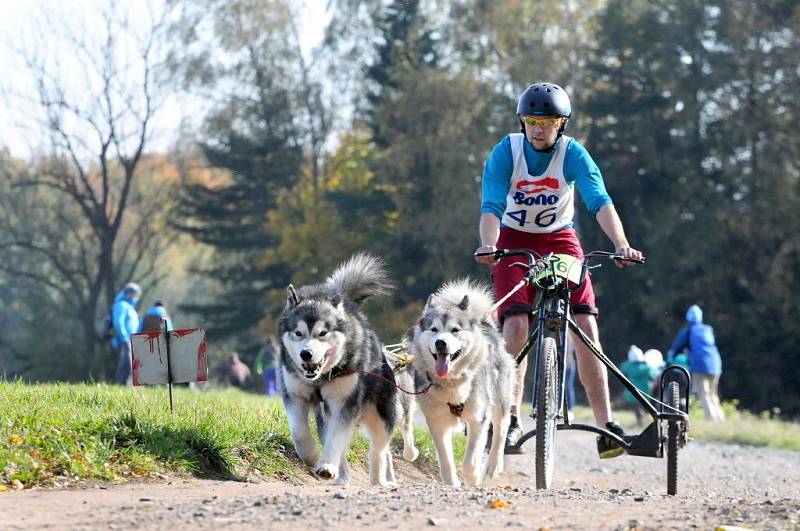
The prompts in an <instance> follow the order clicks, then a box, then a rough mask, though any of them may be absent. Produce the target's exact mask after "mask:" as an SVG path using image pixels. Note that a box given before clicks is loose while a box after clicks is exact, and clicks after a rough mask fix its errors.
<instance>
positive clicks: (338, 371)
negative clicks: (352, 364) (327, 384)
mask: <svg viewBox="0 0 800 531" xmlns="http://www.w3.org/2000/svg"><path fill="white" fill-rule="evenodd" d="M348 374H353V371H351V370H350V369H348V368H347V367H340V366H339V365H337V366H336V367H334V368H333V369H331V370H330V371H328V381H330V380H333V379H334V378H338V377H340V376H347V375H348Z"/></svg>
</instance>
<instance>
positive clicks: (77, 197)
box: [0, 0, 800, 416]
mask: <svg viewBox="0 0 800 531" xmlns="http://www.w3.org/2000/svg"><path fill="white" fill-rule="evenodd" d="M328 10H329V14H330V20H329V23H328V26H327V29H326V36H325V39H324V41H323V43H322V44H321V45H320V46H319V47H318V48H317V49H315V50H313V52H312V53H311V54H310V55H308V54H303V53H302V51H301V50H302V47H301V41H300V37H299V35H300V33H299V28H298V27H297V22H296V20H297V19H296V13H293V11H292V6H291V4H289V3H286V2H284V1H280V0H235V1H221V0H206V1H201V0H184V1H180V2H178V1H175V2H167V3H165V5H164V6H163V11H160V12H158V13H152V12H151V16H149V17H146V18H145V19H143V20H139V21H138V22H137V23H136V25H135V27H136V29H137V31H132V30H131V27H132V24H131V22H130V21H125V20H120V19H119V17H118V13H117V12H116V11H113V10H109V11H108V12H105V13H101V14H100V18H101V20H105V25H104V26H103V27H104V28H106V31H105V33H104V35H102V36H101V37H98V38H95V39H94V40H93V41H92V42H86V41H81V40H80V39H72V40H71V41H69V42H72V43H73V44H75V46H76V48H75V52H74V53H75V55H74V56H75V57H77V58H78V59H79V62H80V64H83V65H84V67H85V69H87V70H89V71H91V72H93V74H92V76H89V77H87V80H96V81H92V82H89V81H87V83H89V85H90V88H92V89H93V90H94V91H95V92H94V93H93V94H94V95H95V96H96V97H94V98H85V97H83V98H81V97H75V94H76V92H75V91H74V87H72V86H71V83H72V81H73V78H74V76H70V75H65V77H61V78H59V77H58V76H56V75H55V74H54V70H53V68H52V67H51V66H50V65H48V64H47V63H45V62H43V61H44V59H43V58H40V57H35V56H32V55H29V56H28V57H27V58H26V62H25V64H26V66H27V67H29V72H31V73H32V74H33V77H34V79H37V77H36V76H37V75H38V76H39V78H38V79H40V81H41V82H39V83H38V84H37V85H36V86H38V87H39V93H38V94H37V95H36V96H35V97H34V96H30V95H28V99H29V103H30V105H32V106H34V107H35V108H36V109H38V111H37V114H35V116H38V117H39V118H40V120H39V121H38V123H37V124H36V125H37V126H38V127H39V128H40V129H39V130H40V131H42V138H46V139H50V140H48V141H47V142H43V143H42V145H43V146H45V147H43V148H42V149H40V150H38V151H37V152H36V153H35V155H33V156H31V157H30V158H29V159H25V160H21V159H17V158H14V157H12V156H11V155H10V154H9V153H8V152H4V153H3V154H2V156H0V176H1V177H2V178H1V179H0V187H2V191H0V197H2V201H3V208H2V210H0V212H1V214H0V216H1V217H2V230H0V299H2V304H3V307H4V311H3V312H2V313H0V327H2V328H0V330H2V333H0V371H5V372H6V373H7V374H8V375H15V374H20V375H22V376H24V377H26V378H30V379H53V378H64V379H85V378H87V377H89V376H91V377H94V378H103V377H104V376H105V375H106V374H107V371H108V370H110V368H111V365H112V363H111V358H110V357H108V355H107V354H106V352H105V347H104V345H103V343H102V341H101V340H100V338H99V337H98V335H97V331H96V327H94V325H95V324H96V323H97V321H98V320H99V319H100V318H101V316H102V314H103V313H104V312H105V311H106V308H107V304H108V303H109V301H110V300H111V299H112V298H113V296H114V294H115V293H116V290H118V289H119V287H120V286H121V285H122V284H124V282H125V281H127V280H137V281H140V282H142V283H143V284H144V285H145V301H148V300H155V299H156V298H163V299H166V301H167V303H168V305H171V307H172V309H173V313H175V314H177V315H176V320H177V324H179V325H185V326H197V325H200V326H204V327H205V328H207V329H208V333H209V337H210V338H211V341H212V344H213V345H214V346H215V347H216V348H215V349H214V351H215V352H216V353H217V355H218V356H219V357H220V358H221V357H223V356H224V354H225V350H226V349H230V348H236V349H237V350H239V351H240V352H241V353H243V358H244V359H245V361H248V360H252V357H253V356H254V353H255V351H256V350H257V348H258V345H259V343H260V342H261V341H262V340H263V338H264V335H265V334H266V333H270V332H272V331H274V330H275V329H276V317H277V315H278V313H279V312H280V309H281V308H282V306H283V303H284V299H285V287H286V285H287V284H288V283H289V282H294V283H295V284H302V283H307V282H316V281H318V280H320V279H321V278H323V277H324V276H325V275H327V274H328V273H329V272H330V271H331V270H332V268H333V267H335V265H336V264H337V263H339V262H340V261H342V260H344V259H345V258H347V257H348V256H349V255H350V254H352V253H353V252H355V251H358V250H368V251H370V252H373V253H375V254H377V255H380V256H382V257H383V258H384V259H385V260H386V261H387V263H388V264H389V266H390V268H391V271H392V275H393V278H394V279H395V280H396V281H397V283H398V285H399V286H400V288H399V289H398V291H397V293H395V295H394V296H393V297H392V298H391V299H384V300H379V301H375V302H374V303H372V305H371V306H370V307H369V308H368V312H369V314H370V317H371V318H372V319H373V321H374V322H375V323H376V324H377V327H378V329H379V330H380V331H381V333H382V335H383V337H384V339H385V341H386V342H387V343H392V342H395V341H396V340H398V339H399V338H400V337H401V334H402V333H403V331H404V330H405V329H406V328H407V327H408V326H409V325H411V324H412V323H413V322H414V319H415V317H416V315H417V313H418V311H419V310H420V308H421V305H422V303H423V302H424V300H425V298H426V297H427V294H428V293H429V292H430V291H431V290H432V289H434V288H435V287H436V286H438V285H439V284H440V283H441V282H442V281H444V280H446V279H451V278H454V277H457V276H462V275H470V276H473V277H476V278H480V279H484V280H487V281H488V271H487V270H486V269H482V268H480V267H478V266H477V264H475V263H474V262H473V261H472V258H471V253H472V251H473V250H474V248H475V247H476V245H477V243H478V241H477V220H478V207H479V201H480V177H481V174H482V169H483V164H484V161H485V157H486V156H487V154H488V152H489V151H490V149H491V148H492V147H493V146H494V144H495V143H496V142H498V141H499V140H500V139H501V138H502V136H503V135H505V134H506V133H508V132H513V131H515V130H516V129H517V127H518V126H517V124H516V118H515V116H514V109H515V101H516V97H517V95H518V94H519V93H520V92H521V91H522V90H523V89H524V88H525V86H527V84H529V83H530V82H533V81H536V80H551V81H554V82H558V83H560V84H562V85H564V86H565V87H566V88H567V90H568V91H569V93H570V95H571V97H572V100H573V107H574V118H573V119H572V120H571V122H570V125H569V131H568V134H571V135H573V136H575V137H576V138H578V139H579V140H581V141H582V142H583V143H584V144H585V145H586V146H587V147H588V149H589V151H590V153H592V155H593V157H594V158H595V160H596V162H597V163H598V165H599V166H600V167H601V169H602V171H603V174H604V176H605V180H606V185H607V187H608V189H609V192H610V194H611V196H612V198H613V199H614V202H615V205H616V207H617V209H618V210H619V211H620V214H621V216H622V218H623V220H624V222H625V225H626V228H627V232H628V236H629V238H630V240H631V242H632V244H633V245H634V246H635V247H637V248H640V249H642V250H643V251H644V252H645V254H646V255H647V257H648V263H647V265H646V266H644V267H639V268H631V269H626V270H625V271H618V270H616V268H608V267H606V268H603V269H602V270H600V271H599V272H597V273H596V274H597V280H596V282H595V285H596V291H597V294H598V298H599V305H600V308H601V323H602V325H601V327H602V328H601V335H602V340H603V344H604V346H605V349H606V351H607V352H608V353H609V354H610V355H611V357H612V358H613V359H615V360H621V359H622V358H623V357H624V353H625V352H626V350H627V346H628V345H629V344H631V343H637V344H639V345H641V346H643V347H656V348H659V349H661V350H662V351H666V350H667V348H668V346H669V343H670V342H671V340H672V338H673V336H674V334H675V333H676V332H677V329H678V328H679V327H680V326H681V325H682V322H683V321H682V320H683V313H684V311H685V309H686V308H687V307H688V306H689V305H690V304H693V303H697V304H700V305H701V306H702V307H703V308H704V310H705V314H706V318H707V321H708V322H710V323H711V324H712V325H713V326H714V327H715V330H716V333H717V338H718V343H719V346H720V350H721V352H722V355H723V362H724V368H725V373H724V376H723V378H722V381H721V386H722V390H721V392H722V394H723V397H735V398H738V399H739V400H740V401H741V403H742V404H743V405H745V406H746V407H749V408H752V409H754V410H763V409H767V408H772V407H776V406H777V407H780V408H782V409H783V411H784V412H785V413H787V414H788V415H791V416H796V415H798V414H800V391H798V390H797V389H796V386H794V385H792V384H793V382H795V381H797V379H798V378H800V368H798V363H797V360H798V347H797V345H798V343H799V342H800V324H798V319H797V317H798V315H800V303H798V298H797V297H796V296H795V293H796V292H797V290H798V288H800V237H798V234H800V213H799V211H800V209H798V207H797V205H798V204H800V203H799V202H798V195H800V167H799V164H798V160H800V157H798V155H800V153H799V151H800V140H799V138H800V137H799V136H798V135H797V133H796V132H795V131H796V121H797V118H799V117H800V109H799V108H798V88H800V83H798V75H800V70H799V69H798V68H797V57H798V56H800V54H798V51H800V50H798V48H799V47H800V45H798V39H797V28H798V27H800V7H798V5H797V3H796V2H791V1H780V0H772V1H769V2H756V1H754V0H749V1H746V0H716V1H711V2H699V1H694V0H672V1H669V2H646V1H638V0H632V1H630V0H629V1H615V0H610V1H598V0H575V1H573V2H568V3H563V5H560V6H554V5H553V3H552V2H544V1H532V2H514V1H510V0H509V1H503V0H501V1H495V2H480V1H475V0H460V1H457V2H440V1H427V2H422V1H415V0H406V1H385V0H384V1H377V0H375V1H367V2H363V1H360V2H354V1H352V0H332V1H331V2H329V7H328ZM129 34H130V35H129ZM143 35H144V37H142V36H143ZM134 36H135V37H136V39H134V40H135V42H136V43H137V44H136V45H131V44H129V43H130V42H132V39H133V37H134ZM81 50H83V51H81ZM89 52H92V53H89ZM34 55H35V54H34ZM121 56H123V57H125V58H127V60H126V61H124V62H123V61H121V60H120V57H121ZM134 59H136V61H134ZM134 62H135V63H136V64H137V65H138V66H137V67H136V68H131V67H128V66H127V65H130V64H134ZM122 64H124V65H126V67H125V68H123V67H122V66H120V65H122ZM59 80H61V81H62V83H61V85H59V83H58V81H59ZM123 80H124V81H125V82H124V83H123ZM78 94H80V93H78ZM170 97H173V98H179V99H182V101H187V102H188V101H191V102H202V105H198V108H199V109H202V116H201V120H200V121H199V122H198V125H193V126H189V125H184V126H182V129H181V137H180V138H181V140H180V141H179V142H176V143H175V145H174V146H173V147H172V149H170V150H169V152H165V153H156V152H155V151H154V150H152V149H149V148H148V146H149V144H148V142H149V140H150V136H149V133H150V131H149V129H148V124H150V123H151V120H152V116H157V113H158V112H159V107H158V105H157V103H158V102H160V101H163V100H164V99H166V98H170ZM98 102H100V103H98ZM68 113H71V114H72V117H69V116H66V114H68ZM79 120H85V122H84V123H83V125H80V122H79ZM577 210H578V211H579V212H580V214H579V216H580V219H579V221H580V227H581V231H582V237H583V240H584V247H585V248H591V249H594V248H600V249H606V248H608V245H609V244H608V242H607V240H606V239H605V237H604V236H603V235H602V233H601V232H600V230H599V227H598V226H597V224H596V223H595V222H594V221H593V220H591V219H590V216H589V215H588V214H587V213H586V212H585V211H583V210H582V207H580V206H579V207H578V209H577ZM156 294H159V296H158V297H156ZM162 295H163V296H162ZM43 329H45V330H47V331H48V333H47V334H46V337H43V335H42V333H41V331H42V330H43Z"/></svg>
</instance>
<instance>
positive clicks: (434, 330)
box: [431, 326, 439, 334]
mask: <svg viewBox="0 0 800 531" xmlns="http://www.w3.org/2000/svg"><path fill="white" fill-rule="evenodd" d="M438 331H439V329H438V328H436V327H435V326H433V327H431V332H433V333H434V334H435V333H436V332H438Z"/></svg>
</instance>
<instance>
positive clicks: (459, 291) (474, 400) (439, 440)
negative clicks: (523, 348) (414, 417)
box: [407, 279, 516, 486]
mask: <svg viewBox="0 0 800 531" xmlns="http://www.w3.org/2000/svg"><path fill="white" fill-rule="evenodd" d="M491 306H492V296H491V293H490V291H489V290H488V288H486V287H485V286H483V285H480V284H477V283H474V282H471V281H470V280H468V279H461V280H457V281H453V282H449V283H446V284H444V285H443V286H442V287H441V288H439V290H438V291H436V293H434V294H433V295H431V296H430V297H429V298H428V302H427V304H426V305H425V308H424V310H423V311H422V317H421V318H420V320H419V322H418V323H417V325H416V326H414V327H413V328H411V329H410V330H409V332H408V337H407V340H408V341H409V343H410V351H411V355H412V356H413V361H412V364H413V367H414V371H415V386H416V387H417V389H421V388H424V387H427V386H428V385H430V388H429V389H428V392H427V393H425V394H422V395H419V396H418V398H417V400H418V402H419V405H420V408H421V409H422V412H423V413H424V414H425V419H426V420H427V422H428V427H429V428H430V430H431V435H432V437H433V441H434V443H435V444H436V452H437V455H438V458H439V471H440V473H441V475H442V481H444V483H445V484H446V485H453V486H458V485H459V480H458V477H457V476H456V470H455V462H454V458H453V445H452V436H451V434H450V432H451V431H453V430H454V429H456V428H458V426H459V420H462V421H464V422H465V423H466V425H467V435H468V442H467V449H466V453H465V454H464V461H463V475H464V481H465V483H466V484H467V485H478V484H480V482H481V480H482V478H483V474H484V470H483V468H482V464H483V463H482V460H483V454H484V447H485V445H486V437H487V432H488V429H489V423H490V422H491V423H492V425H493V426H494V430H493V437H492V447H491V450H490V452H489V461H488V466H487V469H486V473H487V474H488V475H489V477H492V478H494V477H497V476H498V475H499V474H500V473H502V471H503V455H504V447H505V438H506V434H507V432H508V426H509V423H510V410H511V409H510V408H511V400H512V396H513V393H514V387H515V385H516V383H515V382H516V378H515V366H514V358H513V357H512V356H511V355H510V354H509V353H508V352H507V351H506V348H505V342H504V341H503V336H502V335H501V334H500V332H499V331H498V329H497V323H496V322H495V321H494V319H493V317H492V315H491Z"/></svg>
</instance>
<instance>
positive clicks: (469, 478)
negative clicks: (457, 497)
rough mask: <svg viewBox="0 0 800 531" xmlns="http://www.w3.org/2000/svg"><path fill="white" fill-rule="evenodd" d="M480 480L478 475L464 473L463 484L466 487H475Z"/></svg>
mask: <svg viewBox="0 0 800 531" xmlns="http://www.w3.org/2000/svg"><path fill="white" fill-rule="evenodd" d="M480 482H481V478H480V476H478V475H477V474H464V484H465V485H466V486H468V487H477V486H478V484H479V483H480Z"/></svg>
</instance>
